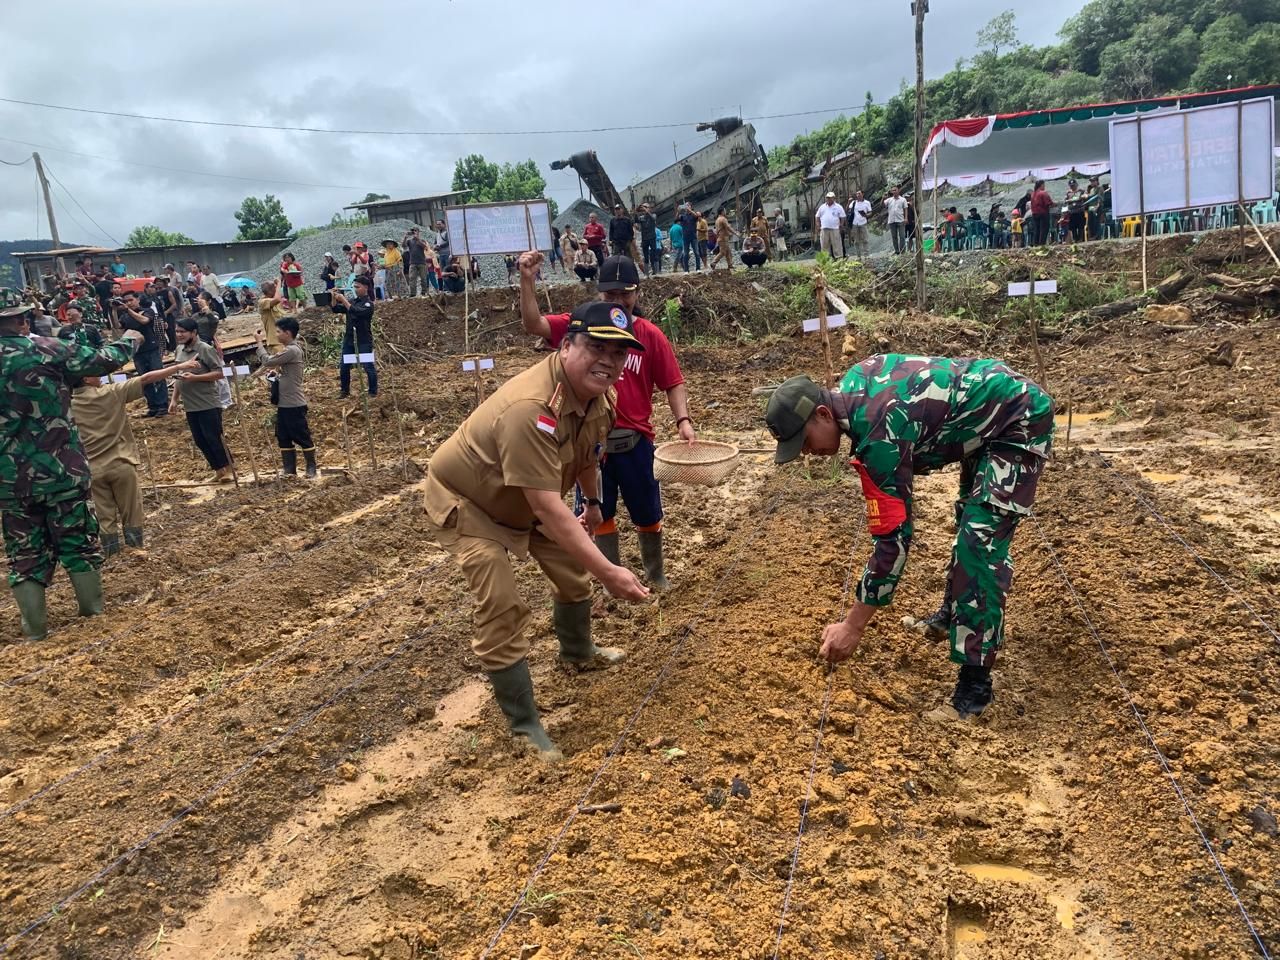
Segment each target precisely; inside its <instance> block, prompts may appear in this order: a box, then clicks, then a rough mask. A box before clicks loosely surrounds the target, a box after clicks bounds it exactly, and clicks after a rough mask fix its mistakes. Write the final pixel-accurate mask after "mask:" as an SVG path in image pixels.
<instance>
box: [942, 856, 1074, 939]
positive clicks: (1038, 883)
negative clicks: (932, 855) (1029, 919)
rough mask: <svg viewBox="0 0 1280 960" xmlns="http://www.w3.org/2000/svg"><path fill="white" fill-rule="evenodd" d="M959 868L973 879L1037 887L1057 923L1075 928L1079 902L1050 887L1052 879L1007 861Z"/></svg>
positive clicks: (1067, 927)
mask: <svg viewBox="0 0 1280 960" xmlns="http://www.w3.org/2000/svg"><path fill="white" fill-rule="evenodd" d="M960 869H961V870H963V871H964V872H965V873H967V874H969V876H971V877H973V878H974V879H975V880H985V881H988V882H991V883H1016V884H1018V885H1020V886H1025V887H1035V888H1037V889H1038V890H1040V891H1041V892H1042V893H1043V895H1044V898H1045V901H1046V902H1047V903H1048V904H1049V905H1050V906H1051V907H1053V910H1054V914H1055V916H1056V917H1057V919H1058V925H1059V926H1060V927H1062V929H1064V930H1074V929H1075V927H1076V913H1078V912H1079V910H1080V904H1079V902H1078V901H1077V900H1076V899H1075V897H1074V896H1071V895H1069V894H1068V893H1065V892H1063V891H1062V890H1055V889H1052V887H1053V885H1054V881H1053V880H1051V879H1050V878H1049V877H1046V876H1045V875H1044V874H1041V873H1036V872H1035V871H1033V870H1028V869H1026V868H1025V867H1015V866H1013V865H1011V864H1008V863H965V864H961V865H960ZM1046 888H1048V889H1046Z"/></svg>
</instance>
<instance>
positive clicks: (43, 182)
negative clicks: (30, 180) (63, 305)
mask: <svg viewBox="0 0 1280 960" xmlns="http://www.w3.org/2000/svg"><path fill="white" fill-rule="evenodd" d="M31 159H32V160H34V161H35V162H36V176H37V177H39V178H40V189H42V190H43V191H44V209H45V212H46V213H47V214H48V215H49V236H51V237H53V249H55V250H60V249H61V248H62V241H61V240H59V239H58V221H57V220H55V219H54V218H53V198H52V197H51V196H50V195H49V180H48V178H47V177H46V176H45V175H44V164H42V163H41V162H40V154H38V153H33V154H31ZM54 264H55V266H56V267H57V270H58V276H60V277H65V276H66V275H67V265H66V263H65V262H64V261H63V259H62V258H61V257H58V258H57V260H55V261H54Z"/></svg>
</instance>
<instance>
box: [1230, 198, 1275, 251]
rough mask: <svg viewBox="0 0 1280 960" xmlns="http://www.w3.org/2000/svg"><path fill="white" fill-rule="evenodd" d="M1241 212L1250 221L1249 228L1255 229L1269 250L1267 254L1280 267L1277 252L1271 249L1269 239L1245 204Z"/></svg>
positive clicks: (1241, 206) (1241, 207)
mask: <svg viewBox="0 0 1280 960" xmlns="http://www.w3.org/2000/svg"><path fill="white" fill-rule="evenodd" d="M1240 212H1241V213H1242V214H1243V215H1244V217H1245V219H1247V220H1248V221H1249V226H1251V227H1253V232H1254V233H1256V234H1257V235H1258V239H1259V240H1261V241H1262V245H1263V246H1264V247H1266V248H1267V253H1269V254H1271V259H1272V260H1274V261H1275V262H1276V266H1277V267H1280V257H1277V256H1276V252H1275V251H1274V250H1273V249H1271V244H1269V243H1267V238H1266V237H1265V236H1264V235H1263V233H1262V230H1261V229H1259V227H1258V224H1257V221H1255V220H1254V219H1253V214H1251V213H1250V212H1249V210H1248V208H1247V207H1245V205H1244V204H1243V203H1242V204H1240Z"/></svg>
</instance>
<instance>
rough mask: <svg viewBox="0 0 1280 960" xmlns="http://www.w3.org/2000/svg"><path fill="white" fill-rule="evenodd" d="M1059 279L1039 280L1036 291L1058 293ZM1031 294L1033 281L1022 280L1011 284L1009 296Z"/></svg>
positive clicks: (1039, 292) (1038, 292)
mask: <svg viewBox="0 0 1280 960" xmlns="http://www.w3.org/2000/svg"><path fill="white" fill-rule="evenodd" d="M1057 292H1058V281H1057V280H1037V281H1036V293H1037V294H1041V293H1057ZM1030 295H1031V281H1029V280H1022V281H1019V282H1016V283H1011V284H1009V296H1011V297H1027V296H1030Z"/></svg>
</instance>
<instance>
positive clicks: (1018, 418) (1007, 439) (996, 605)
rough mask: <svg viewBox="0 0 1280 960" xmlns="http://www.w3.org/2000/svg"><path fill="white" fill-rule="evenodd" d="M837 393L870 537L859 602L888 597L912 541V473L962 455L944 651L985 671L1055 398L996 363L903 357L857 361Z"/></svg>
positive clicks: (998, 634)
mask: <svg viewBox="0 0 1280 960" xmlns="http://www.w3.org/2000/svg"><path fill="white" fill-rule="evenodd" d="M839 392H840V393H841V394H843V395H844V398H845V400H846V401H847V403H848V407H849V412H848V419H847V420H842V421H841V427H842V429H844V431H845V432H846V433H847V434H848V435H849V436H850V437H851V438H852V439H853V455H854V457H855V461H854V466H855V467H856V469H857V470H858V473H859V475H860V477H861V480H862V490H863V494H864V495H865V497H866V500H867V523H868V528H869V530H870V531H871V534H872V537H873V539H874V541H875V552H874V554H873V555H872V557H871V560H870V561H869V562H868V563H867V568H866V570H865V572H864V573H863V577H862V580H861V582H860V583H859V584H858V591H857V592H858V599H859V600H861V601H862V602H863V603H866V604H870V605H871V606H884V605H886V604H888V603H889V601H890V600H891V599H892V598H893V592H894V589H895V588H896V587H897V585H898V579H899V577H900V576H901V575H902V569H903V566H904V565H905V564H906V559H907V551H908V549H909V548H910V545H911V536H912V532H913V531H912V509H911V488H912V479H913V477H914V475H915V474H921V473H929V472H930V471H932V470H936V469H938V468H939V467H942V466H944V465H945V464H949V463H957V462H958V463H960V465H961V469H960V491H959V497H958V500H957V502H956V540H955V545H954V547H953V548H952V553H951V563H950V565H949V568H948V572H947V595H946V604H947V605H948V606H949V607H950V613H951V624H950V633H951V659H952V660H953V661H954V662H956V663H960V664H966V663H967V664H971V665H975V666H976V665H982V666H988V667H989V666H990V665H991V664H992V663H993V662H994V660H995V656H996V652H997V650H998V649H999V648H1000V644H1001V643H1002V642H1003V639H1004V600H1005V595H1006V593H1007V592H1008V590H1009V586H1010V584H1011V582H1012V580H1013V566H1012V563H1011V562H1010V559H1009V547H1010V544H1011V543H1012V541H1013V534H1014V531H1015V529H1016V528H1017V525H1018V521H1019V520H1020V519H1021V518H1022V517H1024V516H1026V515H1027V514H1029V513H1030V512H1031V505H1032V502H1033V501H1034V500H1035V492H1036V484H1037V483H1038V482H1039V479H1040V472H1041V470H1042V468H1043V467H1044V462H1045V459H1046V458H1047V457H1048V456H1049V451H1050V446H1051V444H1052V440H1053V401H1052V400H1051V399H1050V397H1049V396H1048V394H1046V393H1045V392H1044V391H1043V390H1041V389H1040V388H1039V387H1038V386H1036V385H1035V384H1034V383H1032V382H1031V381H1030V380H1027V379H1025V378H1024V377H1022V376H1019V375H1018V374H1017V373H1015V372H1014V371H1012V370H1011V369H1009V368H1008V367H1007V366H1005V365H1004V364H1003V363H1001V362H1000V361H998V360H978V359H954V360H953V359H946V358H942V357H914V356H903V355H901V354H883V355H880V356H874V357H870V358H869V359H867V360H864V361H863V362H862V363H860V364H858V365H857V366H856V367H854V368H853V369H851V370H850V371H849V372H848V373H847V374H845V376H844V379H843V380H841V382H840V386H839Z"/></svg>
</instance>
